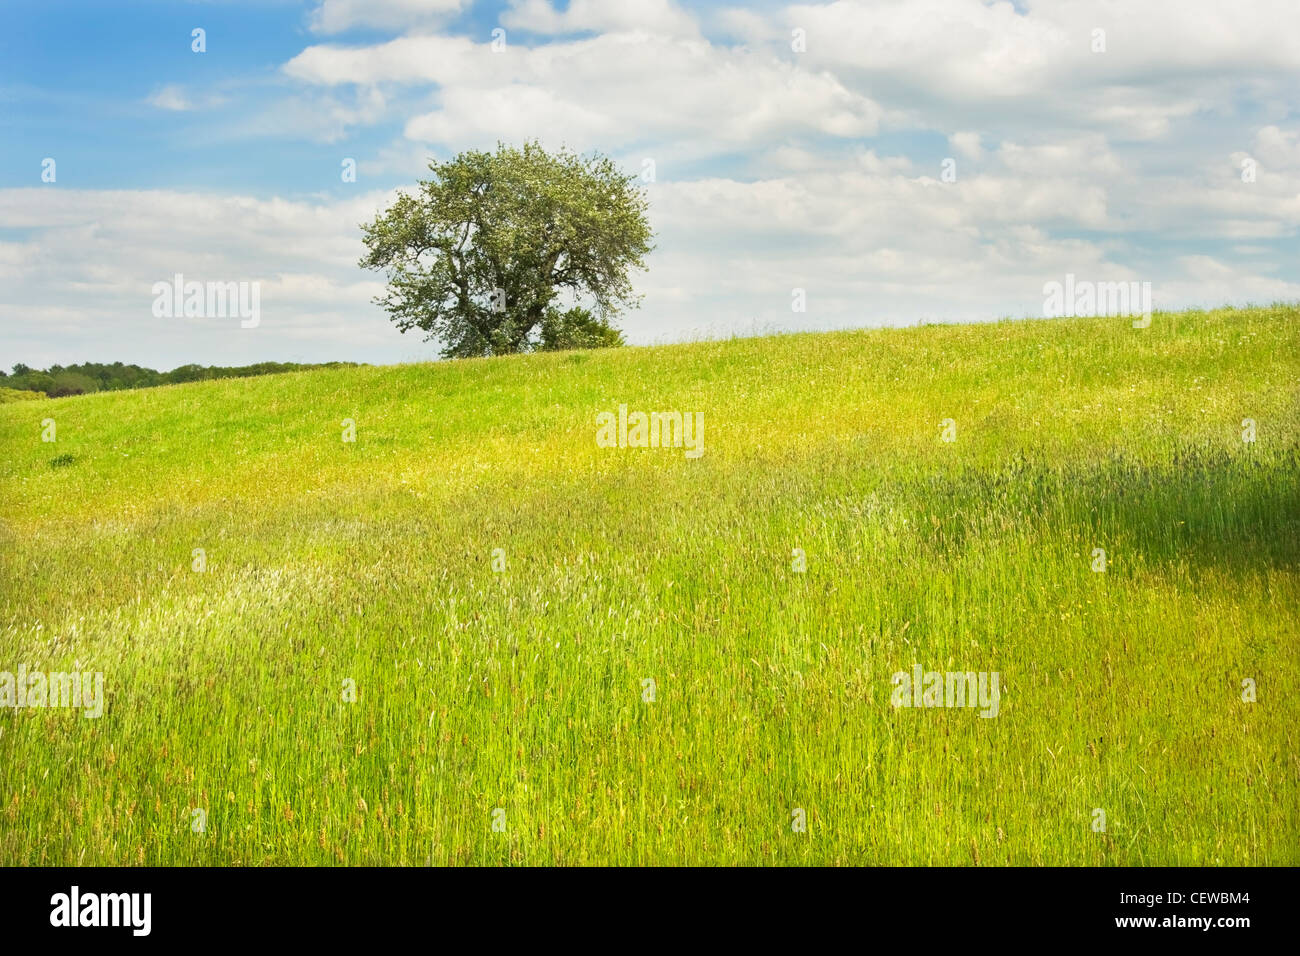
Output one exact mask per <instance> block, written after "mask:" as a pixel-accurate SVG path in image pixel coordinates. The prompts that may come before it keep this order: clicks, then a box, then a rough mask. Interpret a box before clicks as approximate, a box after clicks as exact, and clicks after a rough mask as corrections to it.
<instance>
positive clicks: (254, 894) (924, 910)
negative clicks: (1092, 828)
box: [0, 868, 1296, 951]
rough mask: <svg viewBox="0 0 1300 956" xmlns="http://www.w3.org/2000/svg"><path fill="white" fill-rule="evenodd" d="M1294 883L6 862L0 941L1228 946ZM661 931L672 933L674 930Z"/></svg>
mask: <svg viewBox="0 0 1300 956" xmlns="http://www.w3.org/2000/svg"><path fill="white" fill-rule="evenodd" d="M1295 877H1296V871H1295V869H1294V868H1270V869H1237V868H1217V869H1199V868H1150V869H878V868H871V869H848V870H828V869H774V870H761V869H729V870H705V869H668V868H665V869H611V870H597V869H552V870H535V869H514V870H489V869H465V870H446V869H372V868H357V869H344V868H338V869H143V868H142V869H112V868H84V869H77V868H67V869H13V868H10V869H0V927H3V930H2V931H0V932H3V938H4V940H5V943H6V944H14V943H17V942H19V941H20V940H23V939H37V940H41V941H48V942H54V943H57V942H58V941H59V938H60V937H64V938H65V939H64V941H65V942H75V943H87V942H89V943H94V942H96V941H98V940H101V939H102V940H108V939H110V938H112V939H114V941H115V942H116V943H118V944H126V945H149V943H150V942H151V941H154V942H159V943H162V944H167V945H172V944H177V943H189V942H194V941H202V942H203V943H204V944H213V945H220V944H222V943H226V942H248V941H249V940H250V939H251V938H256V940H257V941H258V942H259V943H261V942H268V943H273V942H276V941H280V940H283V941H285V942H286V943H292V944H294V946H295V948H297V947H298V946H301V945H303V944H311V943H321V944H325V945H328V946H338V945H342V944H346V943H348V942H349V941H355V942H357V943H363V942H368V943H371V944H373V943H374V942H375V940H376V934H377V933H378V934H380V937H381V938H382V937H383V936H386V935H388V934H389V933H403V932H406V933H411V934H421V933H427V932H428V931H430V930H434V931H435V933H436V931H437V929H438V928H439V927H445V928H447V929H456V930H463V931H465V932H467V933H469V934H470V938H471V939H476V938H477V939H478V940H480V941H481V942H483V943H491V944H500V943H501V942H502V939H503V937H509V936H512V935H517V936H518V938H519V939H520V940H521V941H524V942H527V941H529V940H530V939H531V940H532V941H533V942H534V943H536V942H540V941H543V940H545V939H546V938H548V937H549V938H550V940H551V941H552V942H565V943H572V942H575V941H578V940H580V939H590V940H591V941H593V942H599V941H600V940H602V939H603V940H604V941H605V942H606V943H609V944H611V945H618V940H620V939H622V940H625V941H626V940H632V939H637V938H638V937H640V936H642V935H644V936H645V938H646V942H649V943H651V944H652V945H653V943H654V940H658V941H659V942H660V943H661V944H666V943H668V942H670V941H673V942H674V943H684V942H686V941H687V940H688V939H690V934H691V933H693V934H695V938H696V940H697V941H699V942H704V941H705V939H704V938H707V937H714V936H725V937H728V938H729V939H730V940H731V942H732V943H733V944H734V943H736V942H737V941H739V940H741V939H747V938H757V939H760V940H763V941H765V942H775V940H776V938H777V937H781V936H784V935H786V934H790V935H792V936H800V935H803V936H805V937H806V938H808V939H810V940H811V939H812V938H816V937H817V936H818V935H819V934H820V933H822V932H823V931H828V930H830V929H831V928H837V929H838V930H840V931H845V932H848V933H849V934H850V938H851V939H853V938H856V939H857V940H858V941H859V942H860V943H863V944H868V945H869V944H870V941H871V938H872V936H873V934H874V933H875V932H876V931H877V930H882V931H884V930H894V931H897V932H899V933H902V934H903V936H904V938H908V937H910V938H912V939H914V940H916V941H917V942H918V943H919V942H921V941H922V940H926V939H929V940H931V941H933V942H936V943H939V942H941V941H942V940H945V939H946V940H951V939H953V938H957V939H964V940H965V941H966V942H969V943H972V944H974V943H977V942H978V943H989V942H1007V941H1049V940H1057V939H1062V940H1072V941H1073V940H1088V941H1096V940H1117V941H1118V940H1123V939H1126V938H1127V939H1131V940H1134V941H1136V942H1144V943H1151V942H1154V941H1169V942H1172V943H1176V944H1177V945H1180V946H1181V945H1184V944H1186V943H1188V942H1192V941H1201V942H1204V943H1206V944H1212V945H1215V946H1225V945H1226V946H1233V945H1234V944H1238V943H1240V942H1261V941H1263V940H1264V939H1265V938H1273V937H1278V938H1281V937H1283V936H1290V935H1291V934H1290V933H1288V932H1287V931H1288V930H1289V929H1294V922H1293V920H1294V914H1293V912H1292V910H1293V909H1294V907H1293V906H1292V905H1291V900H1292V897H1293V894H1294V889H1293V887H1294V886H1295V883H1296V880H1295ZM74 887H75V890H74ZM144 894H148V896H147V898H146V896H145V895H144ZM74 903H75V905H74ZM74 923H76V924H77V925H75V926H74V925H73V924H74ZM86 923H97V924H113V923H116V924H117V925H92V926H87V925H84V924H86ZM678 927H680V928H681V929H682V931H683V932H686V928H687V927H691V930H690V933H688V935H687V936H686V937H682V936H678V935H676V934H675V932H674V931H675V930H676V929H677V928H678ZM146 929H147V933H145V932H144V930H146ZM555 933H560V934H561V935H560V937H556V936H554V935H553V934H555ZM611 933H612V934H613V935H610V934H611ZM670 933H671V934H673V935H667V934H670ZM701 937H704V938H701ZM417 938H425V937H422V936H418V937H417ZM884 938H885V937H880V938H879V939H880V941H883V940H884ZM889 938H894V933H893V932H890V934H889ZM447 942H448V943H451V942H452V940H451V939H450V938H449V939H448V940H447ZM11 951H16V950H11Z"/></svg>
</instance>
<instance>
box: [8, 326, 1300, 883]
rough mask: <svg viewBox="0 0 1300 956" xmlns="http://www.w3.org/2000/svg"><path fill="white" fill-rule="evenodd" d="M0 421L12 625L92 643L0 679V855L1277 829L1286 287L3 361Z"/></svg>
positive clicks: (32, 648)
mask: <svg viewBox="0 0 1300 956" xmlns="http://www.w3.org/2000/svg"><path fill="white" fill-rule="evenodd" d="M620 405H626V406H628V408H629V409H631V410H632V411H645V412H651V411H679V412H682V413H693V412H698V413H701V414H702V416H703V424H704V431H703V454H702V455H701V456H699V457H698V458H691V457H688V456H687V455H686V454H684V451H683V449H681V448H617V447H616V448H607V447H600V446H599V445H598V444H597V442H596V432H597V426H596V417H597V415H598V414H599V413H601V412H606V411H608V412H615V413H617V411H618V407H619V406H620ZM46 419H52V420H53V421H54V424H55V428H56V432H55V433H56V440H55V441H54V442H48V441H42V435H43V432H44V431H45V430H46V426H44V425H43V424H42V423H43V421H44V420H46ZM348 419H350V420H351V421H352V422H353V423H354V427H355V441H351V442H348V441H344V440H343V437H344V435H345V428H344V424H343V423H344V420H348ZM1247 419H1249V420H1250V421H1251V422H1253V423H1254V429H1255V436H1254V437H1255V440H1254V441H1253V442H1249V441H1245V440H1243V433H1244V431H1245V430H1246V429H1247V427H1248V426H1245V425H1243V422H1244V421H1245V420H1247ZM945 421H949V425H948V426H947V433H946V434H945V429H944V426H943V425H942V424H941V423H944V422H945ZM945 437H946V438H952V439H954V440H951V441H948V440H944V439H945ZM0 452H2V455H0V521H2V524H0V671H7V672H13V673H16V672H17V670H18V668H19V667H20V666H22V667H24V668H25V669H26V670H27V671H28V672H31V671H71V670H74V669H75V670H77V671H79V672H87V673H89V672H100V673H102V674H103V687H104V702H103V713H102V716H100V717H98V718H93V717H86V716H84V715H83V712H82V711H79V710H77V709H74V708H70V707H61V708H57V707H48V706H47V707H24V708H21V709H19V708H16V707H13V706H9V707H5V708H3V709H0V864H4V865H51V864H122V865H135V864H161V865H171V864H199V865H207V864H213V865H217V864H245V865H260V864H327V865H328V864H362V863H366V864H385V865H387V864H391V865H424V864H427V863H432V864H435V865H438V864H734V863H755V864H758V863H780V864H804V863H809V864H814V863H815V864H847V865H862V864H868V865H870V864H958V865H963V864H984V865H990V864H1033V865H1041V864H1048V865H1053V864H1083V865H1137V864H1153V865H1162V864H1292V865H1294V864H1297V863H1300V841H1298V840H1297V827H1298V824H1300V795H1298V792H1297V783H1298V778H1300V749H1298V748H1297V743H1298V742H1300V703H1298V701H1300V696H1298V695H1297V691H1298V690H1300V687H1298V686H1297V684H1298V683H1300V681H1298V668H1297V663H1300V307H1297V306H1273V307H1266V308H1256V309H1245V310H1219V311H1213V312H1184V313H1177V314H1170V313H1164V314H1162V313H1156V315H1155V316H1154V318H1153V321H1152V324H1151V327H1150V328H1147V329H1134V328H1132V326H1131V323H1130V322H1129V320H1127V319H1122V318H1096V319H1062V320H1033V321H1015V322H1010V321H1009V322H1000V323H995V324H988V325H960V326H926V327H921V328H910V329H892V330H875V331H862V332H845V333H829V334H800V335H785V336H774V337H767V338H753V339H739V340H732V341H723V342H701V343H694V344H689V345H679V346H666V347H655V348H627V349H616V350H608V351H601V352H590V353H560V354H546V355H533V356H525V357H512V358H501V359H486V360H472V361H457V362H440V363H430V364H415V365H402V366H389V367H363V368H355V369H343V370H336V371H314V372H303V373H293V374H284V375H270V376H265V377H261V378H249V379H238V380H227V381H215V382H207V383H197V384H192V385H180V386H168V387H163V388H157V389H149V390H141V391H132V392H115V393H99V394H93V395H87V396H79V397H74V398H63V399H53V400H39V401H22V402H13V403H7V404H0ZM196 549H200V550H196ZM1098 549H1100V550H1102V551H1104V552H1105V564H1104V570H1096V569H1097V568H1099V567H1100V565H1099V563H1098V555H1097V551H1098ZM196 567H199V568H202V570H195V568H196ZM916 665H920V666H921V667H922V668H923V669H924V670H925V671H938V672H950V671H953V672H980V673H986V674H992V673H996V674H997V675H998V679H999V688H1000V701H999V705H998V708H997V713H996V716H989V717H982V716H980V711H979V710H978V709H976V708H971V707H951V708H949V707H894V706H892V702H891V697H892V695H893V694H894V691H895V686H894V683H893V679H892V675H894V674H895V673H896V672H906V673H909V674H910V673H911V672H912V670H913V668H914V666H916ZM1252 682H1253V684H1252ZM1249 686H1253V688H1254V696H1255V700H1253V701H1251V700H1249V699H1244V698H1248V697H1249V696H1251V695H1250V693H1249V690H1248V689H1247V688H1248V687H1249ZM1099 811H1100V813H1101V814H1102V816H1099V815H1098V812H1099ZM1103 822H1104V825H1103Z"/></svg>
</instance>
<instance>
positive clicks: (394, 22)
mask: <svg viewBox="0 0 1300 956" xmlns="http://www.w3.org/2000/svg"><path fill="white" fill-rule="evenodd" d="M465 6H467V4H466V3H465V2H464V0H320V3H319V4H318V5H317V7H316V8H315V9H314V10H313V11H312V12H311V16H310V18H309V21H308V24H309V27H310V29H311V30H312V32H313V33H327V34H329V33H342V32H344V31H345V30H351V29H353V28H356V27H375V28H378V29H384V30H402V31H406V30H418V29H429V28H432V27H436V26H439V25H441V24H442V23H443V22H444V21H445V20H446V19H447V18H448V17H449V16H451V15H453V14H456V13H458V12H459V11H460V10H461V9H462V8H463V7H465Z"/></svg>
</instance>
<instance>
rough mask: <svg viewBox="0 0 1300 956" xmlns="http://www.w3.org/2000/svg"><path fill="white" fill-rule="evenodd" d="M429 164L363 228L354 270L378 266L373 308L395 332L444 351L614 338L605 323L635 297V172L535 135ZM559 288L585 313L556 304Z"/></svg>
mask: <svg viewBox="0 0 1300 956" xmlns="http://www.w3.org/2000/svg"><path fill="white" fill-rule="evenodd" d="M429 170H430V172H431V173H432V174H433V175H432V177H431V178H430V179H427V180H421V181H420V185H419V193H418V195H415V196H412V195H408V194H406V193H402V194H401V195H400V196H399V198H398V199H397V201H396V202H395V203H393V205H392V206H391V207H389V208H388V209H386V210H385V211H384V212H383V213H381V214H380V215H378V216H376V217H375V220H374V222H372V223H370V224H369V225H364V226H362V229H363V230H364V239H365V244H366V248H367V250H368V253H367V254H366V255H365V256H364V257H363V258H362V259H361V263H360V264H361V267H362V268H365V269H383V270H386V272H387V277H388V291H387V294H385V295H383V296H379V297H377V298H376V299H375V303H376V304H377V305H381V306H383V307H384V308H385V309H386V310H387V312H388V313H389V315H390V316H391V317H392V319H393V321H394V322H395V323H396V324H397V327H398V328H399V329H401V330H402V331H403V332H405V331H407V330H409V329H423V330H424V331H426V332H428V333H429V335H428V336H427V337H426V338H428V339H434V338H437V339H441V340H442V342H443V343H444V346H445V347H444V348H443V355H445V356H446V357H448V358H467V357H470V356H476V355H503V354H509V353H512V352H525V351H529V350H531V349H556V348H575V347H596V346H600V345H621V344H622V336H621V335H620V334H619V332H618V330H617V329H616V328H615V327H614V326H613V325H612V324H611V320H612V319H613V318H614V317H615V316H617V315H618V313H619V312H620V311H621V310H622V309H623V308H624V307H627V306H633V307H634V306H636V305H637V304H639V299H638V298H637V297H635V296H634V295H633V293H632V282H631V279H630V278H629V275H628V274H629V271H630V270H631V269H632V268H633V267H635V268H638V269H644V268H645V255H646V253H648V252H649V251H650V249H651V246H650V244H649V243H650V238H651V232H650V227H649V225H648V223H647V222H646V205H647V204H646V199H645V196H644V194H643V193H642V192H641V190H640V189H638V188H637V187H636V186H635V185H634V184H633V180H634V179H635V178H636V177H635V176H633V175H624V174H622V173H620V172H619V171H618V169H617V168H616V167H615V166H614V164H613V162H611V161H610V160H609V159H607V158H605V157H603V156H600V155H599V154H595V155H593V156H591V157H587V158H584V157H580V156H577V155H575V154H574V153H571V152H568V151H566V150H560V151H559V152H557V153H548V152H546V151H545V150H543V149H542V148H541V146H539V145H538V144H537V143H535V142H533V143H526V144H524V146H523V148H522V149H516V148H513V147H508V146H505V145H502V144H498V146H497V151H496V152H495V153H488V152H479V151H470V152H464V153H461V154H460V155H459V156H457V157H456V158H455V159H452V160H449V161H447V162H445V163H438V162H431V163H430V164H429ZM562 291H567V292H569V293H570V294H571V295H572V296H573V297H574V298H581V297H584V296H585V297H587V299H588V300H589V301H591V302H592V303H593V304H594V307H595V313H594V314H593V313H592V312H590V311H588V310H587V309H584V308H581V307H575V308H571V309H569V310H567V311H560V309H559V308H558V307H557V304H556V300H557V299H558V298H559V296H560V294H561V292H562Z"/></svg>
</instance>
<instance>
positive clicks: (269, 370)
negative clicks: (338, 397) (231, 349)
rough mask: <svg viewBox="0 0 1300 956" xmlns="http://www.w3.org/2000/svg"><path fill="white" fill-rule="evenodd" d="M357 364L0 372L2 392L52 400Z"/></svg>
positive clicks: (95, 366)
mask: <svg viewBox="0 0 1300 956" xmlns="http://www.w3.org/2000/svg"><path fill="white" fill-rule="evenodd" d="M357 364H359V363H357V362H323V363H320V364H317V365H300V364H299V363H297V362H258V363H257V364H256V365H242V366H239V367H237V368H226V367H223V366H220V365H210V366H203V365H182V366H181V367H180V368H174V369H172V370H171V371H170V372H158V371H155V370H154V369H151V368H141V367H140V366H139V365H123V364H122V363H121V362H114V363H113V364H112V365H104V364H102V363H100V362H85V363H83V364H81V365H51V366H50V367H49V368H47V369H39V368H29V367H27V366H26V365H23V364H22V363H21V362H20V363H18V364H17V365H15V366H14V369H13V371H12V372H9V373H7V374H6V373H5V372H4V371H2V370H0V391H3V390H4V389H17V390H18V391H23V392H34V393H38V394H42V395H47V396H49V397H50V398H60V397H62V396H64V395H85V394H87V393H88V392H115V391H118V390H120V389H124V388H153V387H154V386H155V385H175V384H178V383H180V382H203V381H207V380H208V379H213V378H248V377H250V376H252V375H273V374H275V373H277V372H297V371H300V370H302V369H312V368H346V367H349V366H355V365H357Z"/></svg>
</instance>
